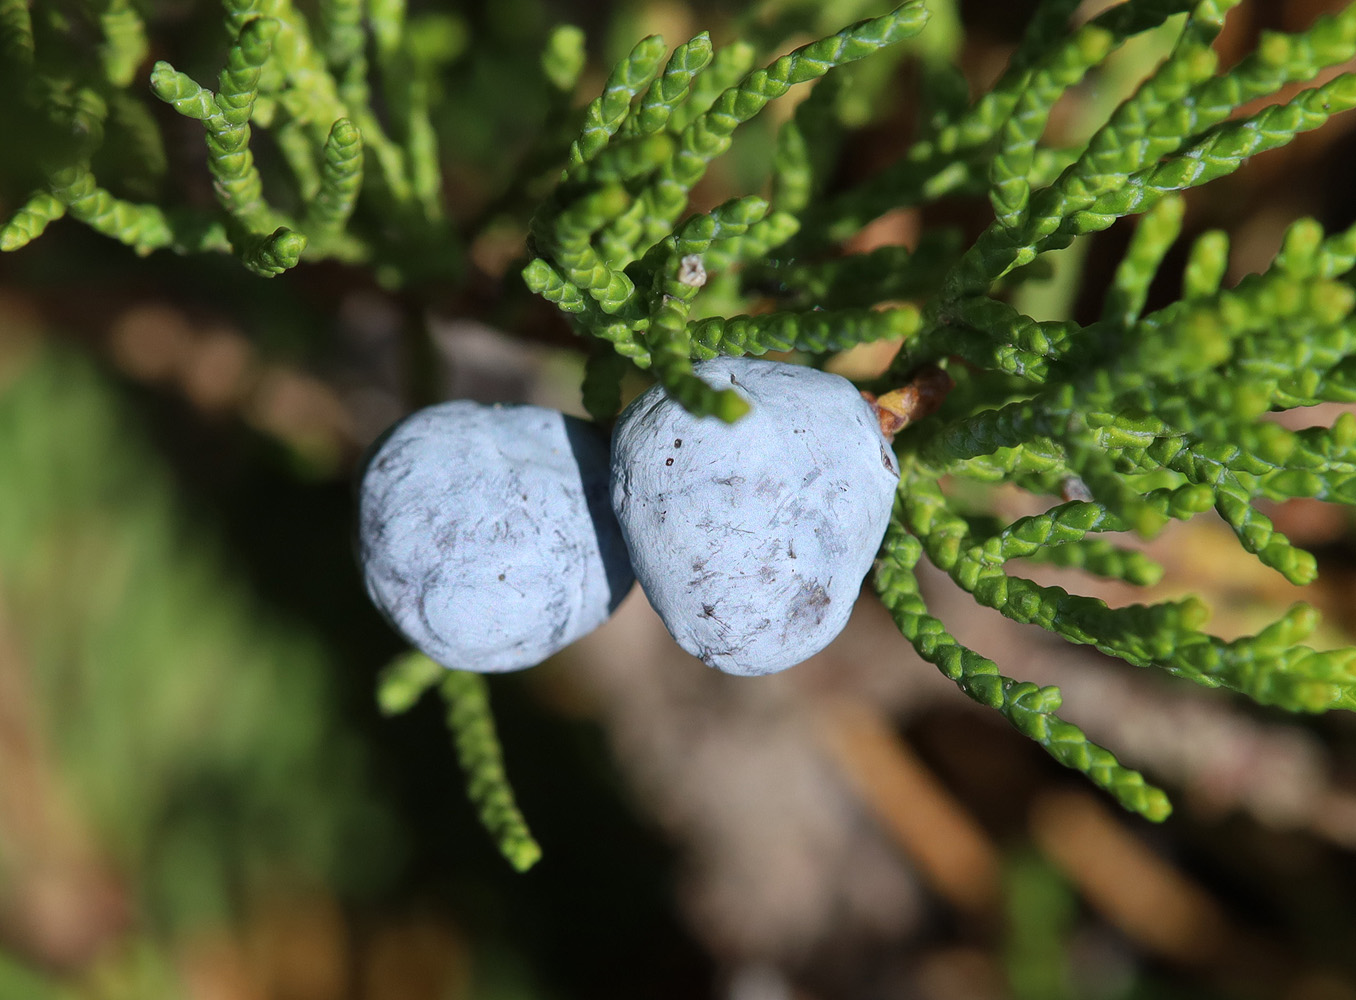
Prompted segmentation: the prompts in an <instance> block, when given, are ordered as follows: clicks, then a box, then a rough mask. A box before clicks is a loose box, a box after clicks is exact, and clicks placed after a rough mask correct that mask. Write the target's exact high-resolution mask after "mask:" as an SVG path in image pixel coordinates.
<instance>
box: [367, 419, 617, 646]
mask: <svg viewBox="0 0 1356 1000" xmlns="http://www.w3.org/2000/svg"><path fill="white" fill-rule="evenodd" d="M607 476H608V448H607V440H606V437H605V436H604V435H603V434H602V433H601V432H600V431H599V430H598V429H597V428H596V427H595V426H594V425H592V424H589V423H586V422H585V421H582V420H577V419H575V418H573V417H567V416H565V415H563V414H561V413H558V412H556V411H554V410H547V409H543V408H541V407H536V406H485V405H481V404H479V403H472V402H467V401H456V402H450V403H442V404H439V405H437V406H431V407H428V408H426V409H423V410H419V411H418V412H416V413H414V414H411V415H410V416H409V417H407V418H406V419H405V420H404V421H402V422H401V423H400V424H397V425H396V427H395V428H393V429H392V430H391V431H390V432H389V433H388V434H387V436H386V437H385V438H384V440H382V441H381V442H379V444H378V446H377V447H376V449H375V451H374V453H373V455H372V457H371V460H370V461H369V463H368V465H367V468H366V470H365V471H364V474H363V480H362V485H361V489H360V495H359V511H358V514H359V557H360V560H361V563H362V568H363V576H364V579H365V581H366V584H367V591H368V594H369V595H370V596H371V598H372V601H373V603H374V604H376V606H377V607H378V608H379V609H380V610H381V611H382V613H383V614H385V615H386V617H387V619H388V620H389V621H390V622H391V624H392V625H393V626H394V627H395V628H396V630H397V631H399V632H400V633H401V634H402V635H403V636H404V637H405V638H406V639H408V640H409V641H410V642H411V643H412V644H413V645H415V646H416V647H418V648H419V649H420V650H422V651H423V652H424V653H426V654H428V656H429V657H431V658H432V659H434V660H436V661H437V662H439V663H441V664H443V665H444V666H446V667H452V668H457V669H463V670H475V671H480V672H498V671H506V670H518V669H521V668H523V667H530V666H532V665H533V664H536V663H540V662H541V661H542V660H544V659H546V658H547V657H548V656H551V655H552V654H553V653H556V652H557V651H559V650H560V649H562V648H564V647H565V646H567V645H569V644H570V643H571V642H573V641H574V640H576V639H578V638H580V637H581V636H583V635H585V634H587V633H588V632H591V631H592V630H593V629H594V628H596V627H597V626H599V625H600V624H602V622H603V621H604V620H606V618H607V616H608V615H609V614H611V612H612V611H613V610H614V609H615V608H616V606H617V605H618V604H619V603H620V602H621V599H622V598H623V597H624V596H626V593H627V591H628V590H629V589H630V587H631V584H632V582H633V579H634V578H633V576H632V573H631V568H630V565H629V563H628V562H627V558H626V548H625V544H624V543H623V541H622V539H621V535H620V533H619V530H618V527H617V523H616V520H615V518H614V517H613V515H612V511H611V509H610V508H609V506H608V502H607Z"/></svg>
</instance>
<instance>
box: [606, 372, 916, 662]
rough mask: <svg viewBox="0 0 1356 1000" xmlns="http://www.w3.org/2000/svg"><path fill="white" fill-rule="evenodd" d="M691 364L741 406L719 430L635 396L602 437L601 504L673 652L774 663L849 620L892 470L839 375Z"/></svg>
mask: <svg viewBox="0 0 1356 1000" xmlns="http://www.w3.org/2000/svg"><path fill="white" fill-rule="evenodd" d="M695 367H696V372H697V374H698V376H700V377H701V378H702V379H703V380H704V381H705V382H707V383H708V384H709V385H711V386H713V387H715V388H726V387H733V388H734V389H735V390H736V391H737V392H739V393H740V395H742V396H743V397H744V398H745V399H747V400H748V402H749V403H750V405H751V411H750V413H749V414H748V415H747V416H744V417H742V418H741V419H740V420H738V421H736V422H735V423H733V424H726V423H723V422H721V421H720V420H717V419H715V418H711V417H700V418H699V417H693V416H692V415H691V414H689V413H688V412H687V411H686V410H684V409H683V407H682V406H681V405H680V404H678V403H677V402H675V401H674V400H672V399H671V398H669V397H668V396H667V395H665V394H664V392H663V390H662V389H661V388H659V387H657V386H656V387H655V388H652V389H650V390H648V391H647V392H645V393H643V394H642V395H641V396H639V397H638V398H637V399H635V400H634V401H633V402H632V403H631V405H630V406H628V407H627V408H626V410H625V411H624V412H623V413H622V415H621V417H620V418H619V420H618V422H617V427H616V430H615V431H614V432H613V438H612V505H613V509H614V510H615V511H616V514H617V519H618V521H619V522H620V524H621V529H622V534H623V535H624V537H625V538H626V544H627V546H628V548H629V549H630V552H631V561H632V565H633V566H634V568H635V572H636V578H637V579H638V580H639V581H640V584H641V586H642V587H643V588H644V590H645V594H646V596H647V597H648V598H649V600H650V603H651V604H652V605H653V606H654V608H655V610H656V611H657V612H658V613H659V616H660V617H661V618H662V619H663V620H664V624H665V625H666V626H668V629H669V631H670V632H671V633H672V634H673V637H674V638H675V639H676V640H677V641H678V644H679V645H680V646H682V647H683V648H684V649H686V650H687V651H688V652H690V653H692V654H693V655H695V656H697V657H699V658H701V659H702V660H703V661H704V662H705V663H707V664H708V665H710V666H713V667H717V668H719V669H720V670H723V671H725V672H726V673H731V674H767V673H772V672H774V671H778V670H784V669H786V668H787V667H790V666H793V665H795V664H797V663H800V662H801V661H802V660H805V659H807V658H808V657H810V656H811V655H813V654H814V653H816V652H818V651H819V650H821V649H823V648H824V647H825V646H827V645H828V644H829V642H831V641H832V640H833V638H834V637H835V636H837V635H838V633H839V632H841V631H842V629H843V627H844V626H845V625H846V624H847V620H848V617H849V615H850V614H851V612H852V605H853V602H854V601H855V600H856V598H857V594H858V591H859V590H860V588H861V583H862V578H863V577H864V576H865V575H866V573H867V571H868V570H869V569H870V568H871V563H872V560H873V559H874V558H875V554H876V550H877V549H878V548H879V547H880V542H881V539H882V537H884V534H885V528H886V526H887V524H888V523H889V520H890V509H891V505H892V503H893V500H894V494H895V489H896V486H897V485H898V481H899V466H898V463H897V461H896V459H895V456H894V453H893V452H892V451H891V449H890V446H889V444H888V443H887V442H886V440H885V437H884V436H883V434H882V433H881V430H880V423H879V419H878V418H877V416H876V412H875V410H874V409H873V408H872V407H871V404H869V403H868V402H866V400H864V399H863V398H862V397H861V394H860V393H859V392H858V391H857V389H856V388H855V387H854V386H853V385H852V383H850V382H848V381H847V380H846V379H843V378H840V377H839V376H837V375H832V374H829V373H827V372H821V371H816V370H814V369H811V368H805V367H802V366H799V365H789V364H781V363H779V362H773V361H764V360H759V359H753V358H716V359H714V360H711V361H705V362H700V363H698V364H697V365H696V366H695Z"/></svg>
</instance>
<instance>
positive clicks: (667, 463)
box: [664, 458, 673, 465]
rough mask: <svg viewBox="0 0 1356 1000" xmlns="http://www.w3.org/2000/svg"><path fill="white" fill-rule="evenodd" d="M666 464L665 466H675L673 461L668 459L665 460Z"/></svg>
mask: <svg viewBox="0 0 1356 1000" xmlns="http://www.w3.org/2000/svg"><path fill="white" fill-rule="evenodd" d="M664 464H665V465H672V464H673V459H671V458H666V459H664Z"/></svg>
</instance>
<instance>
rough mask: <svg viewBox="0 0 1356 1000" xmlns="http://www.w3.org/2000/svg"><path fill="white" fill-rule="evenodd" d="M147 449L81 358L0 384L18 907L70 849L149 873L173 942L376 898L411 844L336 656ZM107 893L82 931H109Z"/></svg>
mask: <svg viewBox="0 0 1356 1000" xmlns="http://www.w3.org/2000/svg"><path fill="white" fill-rule="evenodd" d="M145 439H146V433H145V431H144V429H143V428H142V427H140V426H138V423H137V421H136V419H135V418H134V417H133V416H132V415H131V414H130V413H129V412H128V411H127V409H126V407H125V406H124V405H123V404H122V402H121V401H120V400H119V398H118V395H117V394H116V393H115V392H113V391H112V390H111V389H110V387H109V386H108V385H107V383H106V382H105V380H104V379H103V378H102V377H101V376H100V375H99V373H98V372H97V371H96V370H95V369H94V368H93V366H92V365H91V364H90V362H89V361H87V360H86V359H84V358H82V357H81V356H79V355H76V354H73V353H71V352H70V351H69V350H66V349H41V350H37V351H34V352H33V353H32V354H26V355H20V356H19V357H18V360H17V361H16V360H15V359H13V358H11V359H10V360H9V363H8V364H7V365H6V366H5V369H4V371H3V374H0V442H3V447H0V510H3V512H4V515H3V517H0V691H3V692H4V695H3V700H4V714H5V717H6V721H7V722H8V723H9V724H10V726H9V727H8V728H9V730H10V731H11V738H12V740H14V741H17V745H15V746H13V747H12V749H11V750H10V752H7V753H4V754H0V783H3V784H4V786H5V788H6V791H7V792H8V793H9V794H6V795H3V796H0V802H3V803H4V807H5V808H6V810H7V811H8V810H14V811H15V815H16V818H17V817H18V816H20V815H21V816H22V817H23V818H24V819H25V822H19V823H17V824H14V825H9V824H7V825H6V827H5V828H4V829H5V832H6V834H8V835H10V836H13V837H14V838H16V839H14V840H12V841H10V840H5V841H3V842H0V909H4V908H7V907H8V908H12V907H14V906H16V905H17V904H18V903H19V902H20V901H21V898H22V897H23V896H24V895H26V894H27V893H28V892H29V891H36V890H33V886H32V885H30V881H31V880H36V881H37V882H39V883H40V882H41V879H42V873H41V865H40V862H41V861H42V859H43V858H44V857H45V855H46V852H47V850H48V849H49V848H51V847H52V845H53V844H54V843H55V844H56V845H58V850H59V849H60V847H61V846H70V848H71V850H78V852H79V853H83V851H85V850H86V849H90V848H91V845H97V846H94V847H93V849H94V850H95V852H96V859H97V862H98V864H99V865H100V866H107V868H108V869H110V870H111V871H115V872H119V873H126V874H128V875H133V873H134V877H133V878H132V880H131V881H130V883H129V884H130V885H132V886H135V887H136V889H135V892H136V895H135V896H133V897H132V898H129V899H125V900H122V901H121V903H120V904H119V906H120V907H125V908H126V909H128V910H129V911H131V912H135V913H137V914H138V915H139V919H142V920H144V921H146V923H147V925H148V927H149V928H150V929H152V930H153V932H154V933H155V934H157V935H164V936H166V937H169V938H173V937H175V936H178V935H182V934H184V933H186V932H187V931H190V930H192V929H194V928H198V927H202V926H205V925H212V924H219V923H221V922H223V921H226V920H229V919H233V918H236V917H238V916H239V915H240V914H239V912H238V910H237V905H238V902H239V901H240V900H241V899H243V898H245V897H248V896H250V895H255V894H257V893H258V892H259V891H260V890H261V889H263V888H265V887H267V886H268V885H269V884H270V882H271V881H272V880H273V879H275V878H278V877H279V876H284V877H285V878H287V879H295V880H300V881H301V882H302V883H309V884H311V885H314V886H324V885H337V886H344V885H346V884H351V885H352V886H353V887H354V888H360V887H362V886H363V885H364V884H371V883H372V880H374V879H375V880H376V881H377V882H378V883H379V882H380V881H381V880H383V879H385V878H386V877H388V876H387V875H386V874H385V873H384V872H388V871H389V870H390V868H389V865H390V862H391V861H393V860H395V859H396V858H398V852H399V850H400V847H399V841H398V838H397V836H396V834H395V831H394V829H393V827H392V826H391V823H390V820H389V817H388V816H387V815H386V813H385V807H384V806H383V805H382V803H381V800H380V798H379V797H377V796H376V795H375V794H374V790H373V787H372V785H371V784H370V780H369V776H368V772H367V767H366V764H365V754H364V750H363V748H362V746H361V744H360V743H359V742H358V741H357V739H356V738H355V734H353V733H352V732H350V731H349V730H347V729H346V728H345V727H344V726H343V720H342V716H341V714H340V713H339V711H338V705H337V704H336V701H335V698H334V693H333V686H332V684H331V683H330V681H329V680H328V676H327V675H328V673H329V672H330V671H331V670H332V663H331V660H330V657H329V655H328V654H327V651H326V649H325V646H324V644H323V643H322V642H321V641H319V639H318V638H317V637H316V636H314V635H311V634H308V633H307V631H305V630H304V629H303V628H299V627H297V626H296V625H293V624H289V623H288V622H286V621H284V620H282V619H281V618H279V616H278V614H277V613H276V612H275V611H273V610H271V609H270V608H269V607H268V606H266V605H265V604H262V603H261V602H260V601H259V600H258V598H257V597H255V596H254V595H253V594H252V593H251V590H250V588H249V586H248V584H247V581H246V580H245V579H243V578H242V576H241V574H240V572H239V570H238V569H237V568H235V567H233V566H232V563H231V559H230V556H229V553H228V552H226V551H223V550H222V547H221V545H220V544H219V543H214V542H213V541H212V538H211V535H210V533H204V532H202V531H201V530H195V525H194V523H193V521H192V520H191V519H189V518H188V517H186V516H185V515H184V512H183V510H182V509H181V505H180V503H179V502H178V500H177V499H176V495H177V491H176V487H175V483H174V480H173V478H172V477H171V475H170V472H169V470H168V469H166V468H165V466H164V464H163V463H162V462H161V461H160V460H159V459H158V458H157V456H156V455H155V453H154V452H153V451H152V450H151V449H150V448H149V447H148V446H147V443H146V440H145ZM68 806H70V807H71V811H69V812H68V811H67V807H68ZM67 842H69V845H67ZM360 858H361V859H363V860H362V861H361V863H359V862H357V861H356V859H360ZM97 889H98V886H97V885H96V886H93V887H87V888H86V891H87V892H88V898H87V900H86V903H85V905H86V906H87V907H88V909H84V908H83V907H77V909H76V911H75V913H74V914H72V916H71V919H72V920H94V921H97V919H98V917H97V915H96V913H95V912H94V911H96V910H97V908H98V907H97V902H96V900H97V897H98V895H99V893H98V891H97ZM149 988H150V987H149V986H148V987H147V989H149ZM9 995H16V996H17V995H19V994H9ZM142 995H147V996H149V995H152V994H151V993H144V994H142Z"/></svg>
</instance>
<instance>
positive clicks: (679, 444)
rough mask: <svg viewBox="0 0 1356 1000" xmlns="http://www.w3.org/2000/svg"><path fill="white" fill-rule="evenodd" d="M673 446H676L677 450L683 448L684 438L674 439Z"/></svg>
mask: <svg viewBox="0 0 1356 1000" xmlns="http://www.w3.org/2000/svg"><path fill="white" fill-rule="evenodd" d="M673 446H674V447H675V448H681V447H682V446H683V439H682V438H674V439H673Z"/></svg>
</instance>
